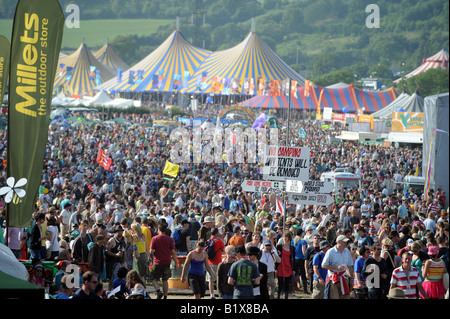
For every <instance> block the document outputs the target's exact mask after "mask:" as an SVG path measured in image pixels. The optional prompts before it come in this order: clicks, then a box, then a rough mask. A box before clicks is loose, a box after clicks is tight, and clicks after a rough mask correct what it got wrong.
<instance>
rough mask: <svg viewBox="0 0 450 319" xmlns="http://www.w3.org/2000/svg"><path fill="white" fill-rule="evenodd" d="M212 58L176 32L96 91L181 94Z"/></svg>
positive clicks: (208, 52) (205, 51)
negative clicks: (199, 68)
mask: <svg viewBox="0 0 450 319" xmlns="http://www.w3.org/2000/svg"><path fill="white" fill-rule="evenodd" d="M209 54H210V51H207V50H203V49H199V48H196V47H194V46H192V45H191V44H190V43H189V42H187V41H186V39H185V38H184V36H183V34H182V33H181V32H180V31H178V30H176V31H174V32H173V33H172V34H171V35H170V36H169V37H168V38H167V39H166V40H165V41H164V42H163V43H162V44H161V45H160V46H159V47H158V48H156V49H155V50H154V51H153V52H152V53H150V54H149V55H148V56H146V57H145V58H144V59H143V60H141V61H140V62H138V63H137V64H136V65H134V66H133V67H131V68H130V69H128V71H126V72H123V73H122V74H117V76H115V77H114V78H113V79H111V80H110V81H108V82H106V83H103V84H102V85H99V86H98V87H97V88H96V89H97V90H106V91H109V92H172V91H178V90H179V89H181V88H182V85H183V84H186V83H187V81H188V78H189V77H190V76H191V75H192V74H194V72H195V71H196V70H197V68H198V66H199V65H200V63H201V62H202V61H203V60H204V59H205V58H206V57H207V56H208V55H209Z"/></svg>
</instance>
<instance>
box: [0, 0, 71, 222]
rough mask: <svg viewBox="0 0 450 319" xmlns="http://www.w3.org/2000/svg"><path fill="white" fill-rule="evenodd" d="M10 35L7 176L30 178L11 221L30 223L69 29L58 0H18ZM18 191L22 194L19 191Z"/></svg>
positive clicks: (14, 204) (10, 210) (15, 203)
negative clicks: (59, 67)
mask: <svg viewBox="0 0 450 319" xmlns="http://www.w3.org/2000/svg"><path fill="white" fill-rule="evenodd" d="M12 30H13V31H12V36H11V54H10V56H11V59H10V68H9V70H10V71H9V72H10V82H9V84H10V87H9V112H8V150H7V154H8V155H7V163H8V165H7V175H8V177H9V178H14V180H18V181H21V180H23V179H26V180H27V181H28V182H27V183H26V185H24V186H23V190H24V191H25V192H26V196H24V197H23V198H20V197H19V196H14V198H13V199H12V201H11V202H10V203H8V210H7V211H8V218H7V220H8V226H9V227H29V226H31V215H32V213H33V207H34V205H35V199H36V196H37V194H38V190H39V184H40V182H41V173H42V166H43V162H44V153H45V149H46V147H45V145H46V144H47V138H48V126H49V123H50V107H51V101H52V90H53V84H54V80H55V74H56V71H57V69H58V58H59V52H60V49H61V40H62V35H63V30H64V14H63V12H62V10H61V6H60V5H59V2H58V0H46V1H36V0H19V1H18V3H17V7H16V11H15V14H14V21H13V29H12ZM16 195H17V193H16Z"/></svg>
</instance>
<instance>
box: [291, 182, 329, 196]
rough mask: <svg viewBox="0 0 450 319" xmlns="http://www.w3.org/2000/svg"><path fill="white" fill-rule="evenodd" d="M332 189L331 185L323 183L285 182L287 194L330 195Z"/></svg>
mask: <svg viewBox="0 0 450 319" xmlns="http://www.w3.org/2000/svg"><path fill="white" fill-rule="evenodd" d="M333 189H334V186H333V184H332V183H330V182H325V181H306V182H302V181H292V180H287V181H286V192H288V193H331V192H332V191H333Z"/></svg>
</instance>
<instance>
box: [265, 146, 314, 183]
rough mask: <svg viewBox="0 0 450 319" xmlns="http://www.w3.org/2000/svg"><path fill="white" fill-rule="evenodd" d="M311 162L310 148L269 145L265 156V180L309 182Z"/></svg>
mask: <svg viewBox="0 0 450 319" xmlns="http://www.w3.org/2000/svg"><path fill="white" fill-rule="evenodd" d="M309 162H310V149H309V147H286V146H274V145H267V146H266V152H265V154H264V166H263V176H264V179H266V180H278V181H284V180H287V179H292V180H299V181H307V180H308V179H309Z"/></svg>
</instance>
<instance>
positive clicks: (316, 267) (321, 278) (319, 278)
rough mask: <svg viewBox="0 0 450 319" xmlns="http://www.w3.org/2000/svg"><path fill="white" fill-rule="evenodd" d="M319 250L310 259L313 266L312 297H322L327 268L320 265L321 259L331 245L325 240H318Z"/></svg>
mask: <svg viewBox="0 0 450 319" xmlns="http://www.w3.org/2000/svg"><path fill="white" fill-rule="evenodd" d="M319 247H320V251H319V252H318V253H316V254H315V255H314V257H313V260H312V266H313V285H312V288H313V289H312V296H311V298H312V299H324V292H325V280H326V278H327V273H328V270H327V269H325V268H323V267H322V261H323V258H324V257H325V254H326V253H327V251H328V249H330V247H331V245H330V243H329V242H328V241H327V240H322V241H320V244H319Z"/></svg>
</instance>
